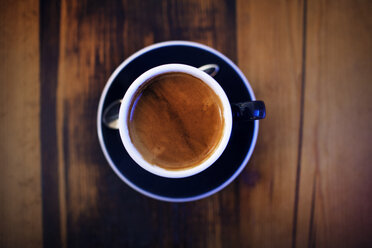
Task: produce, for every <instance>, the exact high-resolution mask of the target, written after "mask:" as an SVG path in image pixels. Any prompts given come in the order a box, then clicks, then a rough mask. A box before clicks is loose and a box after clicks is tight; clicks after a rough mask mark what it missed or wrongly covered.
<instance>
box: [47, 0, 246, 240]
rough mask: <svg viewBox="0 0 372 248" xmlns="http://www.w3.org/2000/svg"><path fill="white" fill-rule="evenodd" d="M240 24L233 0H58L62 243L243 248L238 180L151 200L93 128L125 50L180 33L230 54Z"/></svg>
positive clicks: (180, 36)
mask: <svg viewBox="0 0 372 248" xmlns="http://www.w3.org/2000/svg"><path fill="white" fill-rule="evenodd" d="M144 10H147V11H144ZM234 27H235V5H234V2H229V1H203V2H199V1H163V2H162V3H159V2H158V1H107V2H104V1H95V2H87V1H78V2H76V1H69V0H65V1H62V2H61V20H60V46H59V51H60V53H59V61H58V87H57V88H56V92H57V93H56V96H57V137H58V154H60V155H62V156H60V159H59V167H60V168H62V169H60V172H62V174H63V175H62V177H61V178H60V179H61V180H63V181H65V185H63V183H60V184H59V187H65V189H64V190H62V191H60V194H63V193H62V192H65V200H61V203H60V215H61V216H65V217H66V220H65V221H62V222H61V226H62V230H61V232H62V234H61V236H62V239H66V240H65V241H62V243H63V244H65V245H66V246H69V247H82V246H88V247H92V246H106V247H118V246H121V247H122V246H125V247H138V246H140V247H141V246H151V247H173V246H180V247H185V246H193V247H222V246H230V245H231V246H233V247H238V246H239V242H240V236H239V235H240V234H239V211H238V208H239V194H238V193H239V191H238V184H237V183H234V184H232V185H231V186H230V187H229V188H227V189H225V190H224V191H223V192H221V193H220V194H217V195H215V196H213V197H210V198H208V199H205V200H201V201H197V202H193V203H187V204H170V203H165V202H159V201H155V200H152V199H148V198H146V197H144V196H142V195H140V194H138V193H137V192H135V191H133V190H132V189H130V188H129V187H128V186H127V185H125V184H124V183H123V182H121V181H120V179H119V178H118V177H117V176H116V175H115V174H114V173H113V171H112V170H111V169H110V167H109V166H108V165H107V162H106V161H105V159H104V158H103V155H102V152H101V151H100V148H99V145H98V139H97V137H96V135H95V133H96V111H97V105H98V100H99V97H100V94H101V91H102V89H103V87H104V84H105V83H106V80H107V79H108V77H109V75H110V74H111V73H112V71H113V70H114V69H115V68H116V67H117V66H118V65H119V64H120V62H122V61H123V60H124V59H125V58H126V57H128V56H129V55H131V54H132V53H134V52H135V51H137V50H138V49H140V48H142V47H144V46H146V45H149V44H152V43H154V42H159V41H164V40H174V39H182V40H193V41H198V42H202V43H204V44H208V45H211V46H213V47H215V48H217V49H219V50H220V51H222V52H224V53H225V54H227V55H228V56H229V57H231V58H233V59H234V58H236V46H235V36H236V34H235V28H234ZM217 37H219V38H217ZM46 66H47V65H46ZM62 197H63V196H62ZM61 218H63V217H61ZM224 233H228V234H229V235H223V234H224Z"/></svg>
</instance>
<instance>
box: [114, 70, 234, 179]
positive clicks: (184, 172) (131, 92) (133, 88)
mask: <svg viewBox="0 0 372 248" xmlns="http://www.w3.org/2000/svg"><path fill="white" fill-rule="evenodd" d="M172 72H182V73H186V74H189V75H191V76H194V77H197V78H199V79H200V80H202V81H203V82H204V83H205V84H207V85H208V86H209V87H210V88H211V89H212V90H213V91H214V92H215V93H216V95H217V96H218V97H219V98H220V100H221V103H222V106H223V117H224V127H223V134H222V137H221V139H220V141H219V143H218V145H217V147H216V148H214V151H213V153H212V154H211V155H209V157H208V158H206V159H204V160H203V161H202V162H201V163H200V164H199V165H196V166H193V167H191V168H185V169H181V170H167V169H164V168H161V167H159V166H157V165H153V164H151V163H150V162H148V161H146V160H145V159H144V158H143V156H142V155H141V153H140V152H139V151H138V150H137V148H136V147H135V146H134V145H133V143H132V141H131V138H130V135H129V128H128V121H127V119H128V116H129V113H130V107H131V105H132V102H133V100H134V99H133V98H134V97H135V96H136V94H137V92H138V90H139V89H140V88H141V87H142V86H143V84H144V83H146V82H148V80H151V78H154V77H156V76H159V75H161V74H166V73H172ZM231 130H232V112H231V106H230V102H229V100H228V98H227V96H226V93H225V91H224V90H223V89H222V87H221V86H220V85H219V83H218V82H217V81H216V80H215V79H214V78H213V77H211V76H210V75H208V74H207V73H205V72H203V71H201V70H200V69H198V68H196V67H193V66H190V65H185V64H177V63H172V64H164V65H159V66H156V67H154V68H151V69H149V70H147V71H146V72H144V73H143V74H141V75H140V76H139V77H138V78H137V79H136V80H134V82H133V83H132V84H131V85H130V86H129V88H128V90H127V91H126V92H125V95H124V97H123V99H122V101H121V105H120V110H119V133H120V138H121V141H122V143H123V145H124V147H125V149H126V151H127V152H128V154H129V155H130V157H131V158H132V159H133V160H134V161H135V162H136V163H137V164H138V165H139V166H141V167H142V168H143V169H145V170H147V171H148V172H150V173H153V174H155V175H157V176H162V177H167V178H184V177H189V176H193V175H195V174H198V173H200V172H202V171H203V170H205V169H207V168H208V167H210V166H211V165H213V163H214V162H215V161H216V160H217V159H218V158H219V157H220V156H221V155H222V153H223V151H224V150H225V148H226V146H227V144H228V142H229V139H230V135H231Z"/></svg>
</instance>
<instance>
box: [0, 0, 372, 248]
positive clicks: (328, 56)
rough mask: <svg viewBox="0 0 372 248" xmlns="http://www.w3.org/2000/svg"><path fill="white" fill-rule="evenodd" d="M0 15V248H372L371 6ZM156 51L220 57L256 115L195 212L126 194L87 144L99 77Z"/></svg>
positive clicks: (93, 139)
mask: <svg viewBox="0 0 372 248" xmlns="http://www.w3.org/2000/svg"><path fill="white" fill-rule="evenodd" d="M0 5H1V7H0V54H1V66H0V84H1V86H0V121H1V128H0V158H1V164H0V169H1V175H0V219H1V222H0V247H40V246H44V247H175V246H176V247H178V246H179V247H371V246H372V236H371V233H372V181H371V176H372V163H371V162H372V155H371V154H372V148H371V147H372V131H371V127H372V108H371V104H372V100H371V99H372V32H371V30H372V15H371V13H372V2H371V1H368V0H366V1H363V0H360V1H352V0H319V1H318V0H316V1H309V0H287V1H269V0H262V1H253V0H251V1H245V0H236V1H228V0H225V1H224V0H216V1H212V0H205V1H198V0H191V1H185V0H182V1H171V0H168V1H166V0H164V1H155V0H151V1H129V0H124V1H73V0H61V1H60V0H51V1H45V0H43V1H38V0H26V1H10V0H3V1H1V3H0ZM165 40H191V41H196V42H200V43H203V44H206V45H209V46H211V47H213V48H215V49H217V50H219V51H220V52H222V53H224V54H225V55H227V56H228V57H229V58H231V59H232V60H233V61H234V62H236V63H237V65H238V66H239V67H240V68H241V70H242V71H243V72H244V74H245V75H246V76H247V78H248V79H249V81H250V83H251V85H252V87H253V89H254V91H255V93H256V96H257V98H258V99H262V100H264V101H265V102H266V106H267V118H266V119H265V120H263V121H261V122H260V131H259V136H258V142H257V146H256V149H255V151H254V154H253V156H252V159H251V160H250V161H249V163H248V164H247V166H246V168H245V169H244V171H243V172H242V173H241V175H240V176H239V177H238V178H237V179H236V180H235V181H234V182H233V183H231V184H230V185H229V186H228V187H226V188H225V189H223V190H222V191H221V192H219V193H217V194H215V195H213V196H210V197H208V198H206V199H202V200H199V201H196V202H189V203H178V204H177V203H167V202H161V201H157V200H153V199H150V198H147V197H145V196H143V195H141V194H139V193H137V192H136V191H134V190H133V189H131V188H130V187H128V186H127V185H126V184H124V183H123V182H122V181H121V180H120V179H119V178H118V177H117V176H116V175H115V173H114V172H113V171H112V170H111V168H110V167H109V166H108V163H107V162H106V160H105V158H104V156H103V154H102V152H101V149H100V146H99V143H98V138H97V135H96V110H97V106H98V101H99V97H100V94H101V91H102V89H103V87H104V85H105V83H106V81H107V79H108V77H109V76H110V74H111V73H112V72H113V70H114V69H115V68H116V67H117V66H118V65H119V64H120V63H121V62H122V61H123V60H124V59H125V58H127V57H128V56H130V55H131V54H132V53H134V52H135V51H137V50H138V49H141V48H143V47H144V46H147V45H150V44H153V43H156V42H160V41H165Z"/></svg>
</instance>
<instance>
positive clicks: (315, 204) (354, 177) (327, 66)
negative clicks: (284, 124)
mask: <svg viewBox="0 0 372 248" xmlns="http://www.w3.org/2000/svg"><path fill="white" fill-rule="evenodd" d="M371 11H372V2H371V1H346V0H342V1H333V0H327V1H308V18H307V24H308V30H307V41H306V54H307V55H306V91H305V92H306V94H305V118H304V124H305V126H304V136H303V137H304V139H303V150H302V161H301V163H302V171H301V184H300V202H299V219H298V227H299V236H298V239H297V246H298V247H315V246H316V247H371V246H372V239H371V230H372V212H371V209H372V199H371V196H372V181H371V178H370V177H371V175H372V167H371V158H372V157H371V152H372V149H371V141H372V132H371V126H372V108H371V103H372V102H371V96H372V83H371V82H372V73H371V68H372V56H371V55H372V35H371V26H372V17H371Z"/></svg>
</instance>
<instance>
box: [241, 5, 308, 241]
mask: <svg viewBox="0 0 372 248" xmlns="http://www.w3.org/2000/svg"><path fill="white" fill-rule="evenodd" d="M303 7H304V5H303V1H245V0H244V1H243V0H238V1H237V37H238V51H237V53H238V65H239V66H240V68H241V69H242V71H243V72H244V73H245V75H246V76H247V78H248V80H249V81H250V83H251V85H252V87H253V90H254V91H255V93H256V97H257V98H258V99H262V100H264V101H265V103H266V107H267V117H266V119H265V120H262V121H260V130H259V136H258V142H257V146H256V149H255V151H254V154H253V157H252V160H251V162H249V164H248V166H247V168H246V169H245V170H244V171H243V173H242V175H241V181H240V182H241V185H240V187H241V191H240V202H241V205H240V209H241V211H240V223H241V224H240V228H241V233H242V237H245V239H244V240H243V247H291V246H292V243H293V237H294V236H295V235H296V227H295V226H294V225H293V220H294V218H295V216H296V204H297V203H296V197H295V196H296V180H297V179H296V175H297V171H298V155H299V154H298V147H299V145H300V143H301V135H300V133H301V95H302V73H303V72H302V59H303V9H304V8H303Z"/></svg>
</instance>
